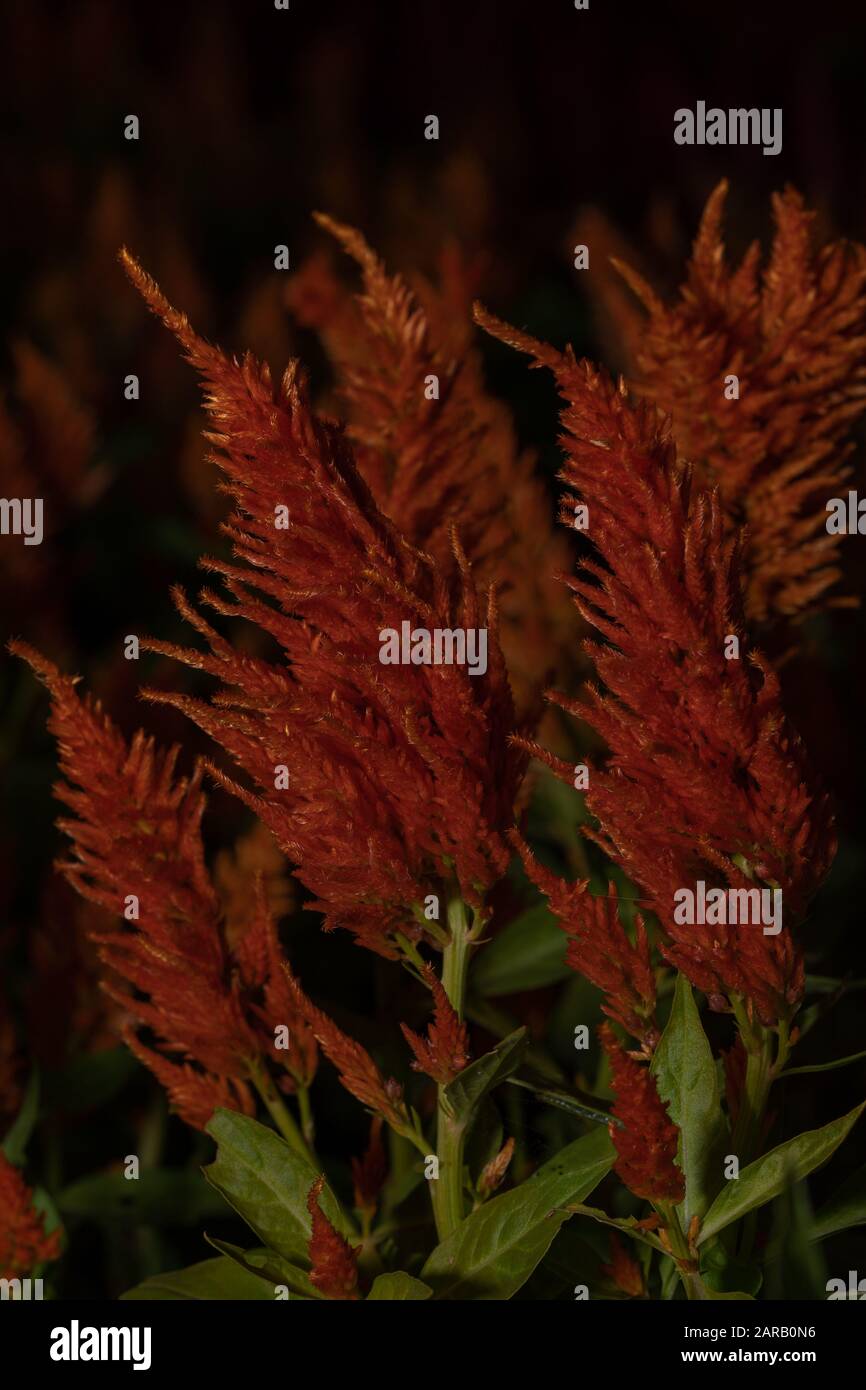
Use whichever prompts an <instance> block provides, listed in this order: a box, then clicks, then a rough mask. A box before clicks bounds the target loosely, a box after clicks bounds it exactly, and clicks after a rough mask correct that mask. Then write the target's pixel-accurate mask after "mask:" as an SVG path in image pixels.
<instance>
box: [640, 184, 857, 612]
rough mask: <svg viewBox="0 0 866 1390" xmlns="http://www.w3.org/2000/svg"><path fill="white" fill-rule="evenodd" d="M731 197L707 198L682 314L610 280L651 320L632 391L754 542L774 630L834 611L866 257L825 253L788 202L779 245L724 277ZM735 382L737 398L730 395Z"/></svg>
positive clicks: (758, 605) (720, 192)
mask: <svg viewBox="0 0 866 1390" xmlns="http://www.w3.org/2000/svg"><path fill="white" fill-rule="evenodd" d="M727 192H728V185H727V182H726V181H722V182H721V183H720V184H719V185H718V187H717V188H716V189H715V191H714V192H713V193H712V194H711V196H710V198H709V201H708V202H707V206H706V209H705V211H704V215H703V218H702V221H701V226H700V230H699V232H698V236H697V239H696V241H695V244H694V250H693V253H692V259H691V262H690V264H689V267H688V275H687V279H686V282H685V284H684V285H683V287H682V288H681V290H680V294H679V298H678V299H677V301H676V302H675V303H674V304H672V305H666V304H665V303H664V302H663V301H662V300H661V299H660V298H659V297H658V295H656V293H655V292H654V291H653V290H652V289H651V288H650V286H649V285H648V284H647V283H646V281H645V280H643V279H642V278H641V277H640V276H639V275H637V274H636V273H635V272H634V271H632V270H630V269H629V268H628V267H627V266H624V265H622V264H619V263H617V268H618V269H619V271H620V273H621V274H622V275H623V277H624V278H625V280H626V281H627V283H628V284H629V285H630V286H631V288H632V289H633V290H634V291H635V293H636V294H637V295H638V297H639V299H640V300H641V301H642V303H643V305H644V307H645V309H646V311H647V317H646V320H645V322H644V324H643V325H642V327H641V330H640V331H639V333H636V334H634V335H632V341H631V345H630V346H631V354H632V357H633V361H634V366H635V377H636V385H637V389H638V390H639V391H640V392H641V393H642V394H645V395H646V396H648V397H649V398H651V399H652V400H654V401H655V402H656V403H657V404H658V405H659V406H660V407H661V408H662V409H663V410H665V411H666V412H668V413H669V414H670V415H671V416H672V419H673V429H674V433H675V435H676V439H677V444H678V447H679V450H680V453H681V454H682V455H683V456H684V457H685V458H687V459H689V460H690V462H691V463H692V464H693V465H694V467H695V470H696V472H697V474H698V477H699V478H700V479H701V480H702V481H703V482H706V483H709V484H712V485H717V486H718V489H719V494H720V497H721V502H722V506H723V509H724V512H725V514H726V516H727V518H728V519H729V522H730V524H731V525H732V526H733V527H739V526H741V525H743V524H745V526H746V538H745V544H744V556H743V560H744V576H745V593H746V613H747V615H748V617H749V619H750V620H753V621H755V622H758V623H762V624H763V623H770V622H772V621H773V620H777V619H779V618H780V617H781V618H794V617H797V616H799V615H802V614H804V613H808V612H810V611H813V610H814V609H816V608H819V607H822V606H826V605H827V602H828V596H827V591H828V590H829V589H830V587H831V586H832V585H833V584H834V583H835V582H836V581H837V580H838V579H839V577H840V573H841V571H840V569H839V555H838V551H839V545H840V541H841V537H840V536H838V535H828V534H827V530H826V521H827V511H826V503H827V501H828V500H829V499H830V498H831V497H836V496H839V495H840V490H841V489H842V488H843V487H844V486H845V484H846V481H847V479H848V477H849V475H850V471H851V470H850V469H849V468H848V467H847V466H846V463H845V460H846V459H847V457H848V455H849V454H850V452H851V448H852V446H851V444H850V443H847V442H846V441H847V437H848V436H849V433H850V430H851V427H852V425H853V424H854V422H855V421H856V420H857V418H858V417H859V416H860V415H862V413H863V411H864V410H866V248H864V247H862V246H860V245H859V244H857V243H848V242H844V241H838V242H834V243H832V244H830V245H827V246H823V247H821V248H820V249H816V248H815V246H814V238H813V235H812V222H813V220H814V213H812V212H809V211H808V210H807V209H806V207H805V205H804V202H803V199H802V197H801V196H800V194H799V193H797V192H796V191H795V190H794V189H792V188H788V189H786V190H785V192H784V193H777V194H775V195H774V196H773V216H774V220H775V235H774V238H773V244H772V248H771V250H770V254H769V258H768V260H767V263H766V265H765V266H764V268H763V270H762V269H761V263H760V248H759V246H758V244H757V243H754V244H753V245H752V246H750V247H749V249H748V251H747V252H746V254H745V256H744V257H743V260H742V262H741V263H740V265H739V266H737V267H736V268H731V267H730V266H729V265H728V262H727V259H726V254H725V246H724V241H723V233H722V219H723V213H724V205H725V199H726V196H727ZM731 375H734V376H736V377H737V378H738V380H739V397H738V398H731V399H729V398H728V397H729V396H730V394H731V393H730V391H729V392H727V394H726V391H725V385H726V382H725V379H726V377H728V376H731Z"/></svg>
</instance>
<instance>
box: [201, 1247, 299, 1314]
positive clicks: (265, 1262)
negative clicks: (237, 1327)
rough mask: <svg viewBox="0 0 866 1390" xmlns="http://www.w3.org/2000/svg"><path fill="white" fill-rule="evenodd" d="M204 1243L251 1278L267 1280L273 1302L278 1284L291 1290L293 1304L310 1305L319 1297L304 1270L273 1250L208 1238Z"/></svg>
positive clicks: (290, 1296) (290, 1295)
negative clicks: (251, 1275) (245, 1247)
mask: <svg viewBox="0 0 866 1390" xmlns="http://www.w3.org/2000/svg"><path fill="white" fill-rule="evenodd" d="M205 1240H206V1241H207V1243H208V1245H212V1246H213V1248H214V1250H218V1251H219V1252H220V1254H221V1255H227V1256H228V1258H229V1259H230V1260H234V1262H235V1264H238V1265H240V1267H241V1269H245V1270H246V1271H247V1273H248V1274H254V1275H256V1277H257V1278H259V1279H262V1280H264V1281H265V1283H266V1284H267V1286H268V1288H269V1289H270V1294H271V1298H273V1297H274V1291H275V1287H276V1285H278V1284H284V1285H285V1287H286V1288H287V1289H288V1290H289V1298H290V1300H291V1299H295V1300H299V1299H303V1300H304V1301H305V1302H310V1301H311V1300H312V1299H314V1298H319V1297H320V1295H319V1293H318V1292H317V1290H316V1288H315V1287H314V1286H313V1285H312V1284H311V1283H310V1280H309V1278H308V1276H307V1274H306V1273H305V1272H304V1270H302V1269H297V1268H296V1267H295V1266H294V1265H293V1264H289V1261H288V1260H284V1259H283V1258H282V1257H281V1256H280V1255H275V1254H274V1252H273V1250H244V1249H242V1247H241V1246H239V1245H232V1244H231V1243H230V1242H229V1241H227V1240H215V1239H214V1237H213V1236H209V1235H205Z"/></svg>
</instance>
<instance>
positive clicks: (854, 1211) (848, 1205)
mask: <svg viewBox="0 0 866 1390" xmlns="http://www.w3.org/2000/svg"><path fill="white" fill-rule="evenodd" d="M864 1225H866V1168H858V1170H857V1172H856V1173H852V1174H851V1177H850V1178H848V1179H847V1181H846V1182H843V1184H842V1186H841V1187H840V1188H839V1191H838V1192H836V1193H834V1194H833V1196H832V1197H831V1198H830V1200H829V1202H826V1203H825V1204H824V1206H823V1207H822V1208H821V1210H820V1211H819V1212H818V1213H817V1214H816V1215H815V1216H814V1217H813V1219H812V1239H813V1240H826V1238H827V1237H828V1236H832V1235H835V1234H836V1232H837V1231H847V1230H848V1229H849V1227H851V1226H864Z"/></svg>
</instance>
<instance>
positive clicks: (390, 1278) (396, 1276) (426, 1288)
mask: <svg viewBox="0 0 866 1390" xmlns="http://www.w3.org/2000/svg"><path fill="white" fill-rule="evenodd" d="M432 1295H433V1290H432V1289H431V1288H430V1285H429V1284H422V1282H421V1280H420V1279H413V1278H412V1275H411V1274H406V1273H405V1271H404V1270H402V1269H399V1270H395V1272H394V1273H393V1274H380V1275H379V1277H378V1278H377V1279H375V1280H374V1281H373V1287H372V1288H371V1290H370V1292H369V1293H368V1294H367V1298H368V1299H370V1298H372V1299H382V1298H388V1299H390V1300H391V1301H392V1302H397V1301H398V1300H399V1301H404V1300H406V1299H414V1300H417V1301H419V1302H420V1300H421V1299H423V1298H431V1297H432Z"/></svg>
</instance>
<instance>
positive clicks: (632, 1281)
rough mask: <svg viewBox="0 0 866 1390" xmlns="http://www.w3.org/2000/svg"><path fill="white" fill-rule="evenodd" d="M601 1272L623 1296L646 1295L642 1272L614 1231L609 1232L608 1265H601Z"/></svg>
mask: <svg viewBox="0 0 866 1390" xmlns="http://www.w3.org/2000/svg"><path fill="white" fill-rule="evenodd" d="M601 1272H602V1274H606V1275H607V1277H608V1279H610V1280H612V1281H613V1283H614V1284H616V1286H617V1288H618V1289H620V1290H621V1291H622V1292H623V1293H624V1294H628V1296H629V1298H643V1296H644V1294H645V1293H646V1289H645V1287H644V1281H643V1271H642V1270H641V1267H640V1265H639V1264H638V1262H637V1260H635V1259H633V1257H632V1256H631V1255H630V1254H629V1253H628V1250H627V1249H626V1248H625V1245H624V1243H623V1242H622V1241H621V1240H620V1238H619V1236H618V1235H617V1233H616V1231H611V1232H610V1264H608V1265H601Z"/></svg>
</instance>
